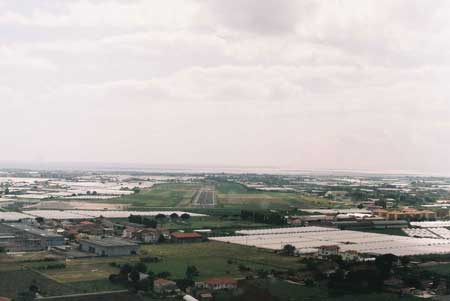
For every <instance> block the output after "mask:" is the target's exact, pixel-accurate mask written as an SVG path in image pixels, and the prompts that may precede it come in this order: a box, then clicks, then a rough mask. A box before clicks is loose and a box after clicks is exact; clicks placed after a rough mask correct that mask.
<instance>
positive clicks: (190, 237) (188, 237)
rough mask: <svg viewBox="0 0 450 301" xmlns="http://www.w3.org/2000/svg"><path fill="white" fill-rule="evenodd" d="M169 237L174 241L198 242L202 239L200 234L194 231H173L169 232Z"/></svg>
mask: <svg viewBox="0 0 450 301" xmlns="http://www.w3.org/2000/svg"><path fill="white" fill-rule="evenodd" d="M170 237H171V239H172V240H173V241H174V242H178V243H185V242H200V241H202V240H203V237H202V235H201V234H199V233H196V232H188V233H186V232H173V233H171V234H170Z"/></svg>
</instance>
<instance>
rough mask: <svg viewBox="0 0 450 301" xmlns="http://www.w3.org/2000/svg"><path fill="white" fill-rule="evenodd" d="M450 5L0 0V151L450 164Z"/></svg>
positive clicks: (211, 160)
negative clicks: (33, 0)
mask: <svg viewBox="0 0 450 301" xmlns="http://www.w3.org/2000/svg"><path fill="white" fill-rule="evenodd" d="M449 6H450V5H449V4H448V2H447V1H433V2H425V1H420V0H418V1H410V0H407V1H405V0H404V1H401V0H394V1H382V0H374V1H356V0H355V1H352V0H350V1H329V0H325V1H288V0H286V1H253V0H244V1H215V0H213V1H183V2H179V1H164V2H161V3H160V2H154V1H144V0H134V1H113V0H111V1H109V0H91V1H88V0H81V1H55V0H45V1H39V2H36V3H34V4H32V5H30V4H29V2H27V3H25V2H24V1H0V8H1V12H0V24H1V26H0V34H1V35H2V37H3V36H4V37H5V38H4V39H2V41H0V67H1V70H2V77H1V78H0V105H1V107H2V113H3V114H2V119H0V129H2V130H0V131H1V134H2V137H5V139H4V140H3V141H8V144H9V145H14V147H13V149H12V150H10V149H9V148H8V147H4V148H2V149H1V151H0V155H1V156H2V157H3V158H8V159H10V160H25V159H27V158H28V157H31V158H33V157H36V158H37V157H45V158H47V159H48V160H54V161H116V162H143V163H150V164H151V163H157V164H165V163H179V164H193V165H195V164H200V165H205V164H211V165H220V164H222V163H223V164H224V165H240V166H242V165H244V166H245V165H260V166H261V165H262V166H282V167H291V168H356V169H397V170H399V169H405V170H406V169H408V170H411V169H417V170H424V171H443V172H448V171H450V165H448V164H446V163H445V162H447V161H448V160H447V155H448V152H449V151H450V143H449V142H448V141H449V140H448V139H445V137H447V136H448V135H449V134H450V125H449V122H448V121H447V120H448V119H449V118H448V117H449V116H450V105H449V100H448V99H449V93H448V87H447V86H448V83H447V79H448V78H449V76H450V68H449V66H448V63H449V54H448V52H446V51H443V49H447V48H448V47H449V41H450V39H449V36H450V30H449V29H448V28H449V26H448V25H449V24H448V22H449V20H448V18H447V15H448V13H449V12H450V7H449ZM55 141H57V142H58V143H55ZM54 144H56V145H54ZM49 145H52V147H49ZM180 150H182V151H180Z"/></svg>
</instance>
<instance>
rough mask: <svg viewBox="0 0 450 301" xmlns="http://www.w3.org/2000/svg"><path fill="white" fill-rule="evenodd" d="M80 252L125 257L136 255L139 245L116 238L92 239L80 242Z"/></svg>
mask: <svg viewBox="0 0 450 301" xmlns="http://www.w3.org/2000/svg"><path fill="white" fill-rule="evenodd" d="M80 250H81V251H84V252H89V253H93V254H95V255H97V256H125V255H134V254H136V253H137V251H138V245H137V244H135V243H132V242H129V241H127V240H123V239H119V238H114V237H95V238H92V237H91V238H88V239H81V240H80Z"/></svg>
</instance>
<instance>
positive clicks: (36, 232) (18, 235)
mask: <svg viewBox="0 0 450 301" xmlns="http://www.w3.org/2000/svg"><path fill="white" fill-rule="evenodd" d="M0 233H2V234H3V239H2V240H1V244H2V247H4V248H5V249H6V250H9V251H15V252H20V251H38V250H45V249H47V248H48V247H54V246H61V245H64V243H65V241H64V237H63V236H62V235H59V234H56V233H53V232H49V231H46V230H42V229H39V228H36V227H33V226H31V225H28V224H22V223H3V224H0Z"/></svg>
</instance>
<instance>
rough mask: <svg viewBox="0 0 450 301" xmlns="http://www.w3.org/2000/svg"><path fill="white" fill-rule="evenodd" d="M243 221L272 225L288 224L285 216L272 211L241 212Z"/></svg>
mask: <svg viewBox="0 0 450 301" xmlns="http://www.w3.org/2000/svg"><path fill="white" fill-rule="evenodd" d="M241 219H243V220H249V221H253V222H257V223H264V224H271V225H285V224H287V220H286V218H285V217H284V215H283V214H280V213H278V212H272V211H250V210H241Z"/></svg>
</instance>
